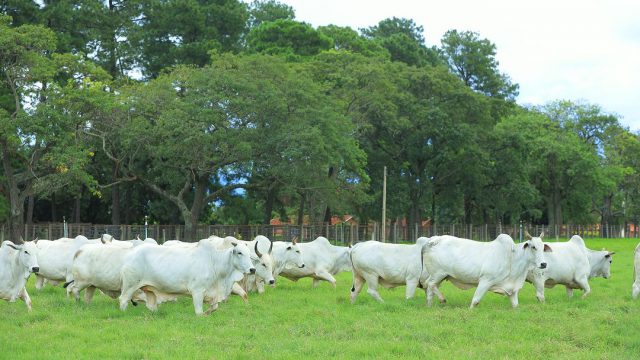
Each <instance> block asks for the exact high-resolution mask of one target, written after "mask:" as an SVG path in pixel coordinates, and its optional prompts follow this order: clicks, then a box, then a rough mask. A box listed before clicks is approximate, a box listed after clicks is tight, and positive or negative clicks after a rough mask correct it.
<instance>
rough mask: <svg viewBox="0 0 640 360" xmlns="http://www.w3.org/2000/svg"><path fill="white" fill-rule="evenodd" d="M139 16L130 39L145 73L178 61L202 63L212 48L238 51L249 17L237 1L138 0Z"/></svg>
mask: <svg viewBox="0 0 640 360" xmlns="http://www.w3.org/2000/svg"><path fill="white" fill-rule="evenodd" d="M139 1H140V8H139V9H140V11H141V16H140V17H139V20H138V21H137V24H138V27H136V29H135V30H134V31H132V32H131V33H130V34H129V40H130V41H132V42H133V44H134V46H136V47H137V48H138V49H139V50H140V59H139V60H140V65H141V66H142V72H143V74H144V75H145V76H147V77H150V78H154V77H157V76H158V75H159V74H160V72H161V71H162V70H163V69H165V68H167V67H171V66H175V65H178V64H184V65H195V66H204V65H205V64H207V63H208V62H209V61H210V57H209V52H210V51H212V50H219V51H222V52H225V51H237V50H239V48H240V39H241V36H242V34H243V33H244V30H245V26H246V23H247V19H248V13H247V7H246V5H245V4H244V3H242V2H240V1H238V0H213V1H199V0H187V1H183V0H139Z"/></svg>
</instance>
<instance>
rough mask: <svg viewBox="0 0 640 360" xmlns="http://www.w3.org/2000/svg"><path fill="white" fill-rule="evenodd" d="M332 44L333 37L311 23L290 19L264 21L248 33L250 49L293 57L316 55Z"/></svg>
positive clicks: (248, 46)
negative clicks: (317, 29)
mask: <svg viewBox="0 0 640 360" xmlns="http://www.w3.org/2000/svg"><path fill="white" fill-rule="evenodd" d="M331 46H332V43H331V39H330V38H329V37H327V36H325V35H323V34H322V33H320V32H318V31H316V30H315V29H314V28H313V27H311V25H308V24H305V23H301V22H297V21H294V20H288V19H278V20H275V21H271V22H266V23H262V24H261V25H260V26H258V27H256V28H253V29H251V31H250V32H249V34H247V48H248V50H249V51H251V52H259V53H264V54H270V55H281V56H285V57H289V58H291V59H295V58H296V57H297V56H303V57H304V56H312V55H316V54H318V53H319V52H320V51H322V50H327V49H329V48H331Z"/></svg>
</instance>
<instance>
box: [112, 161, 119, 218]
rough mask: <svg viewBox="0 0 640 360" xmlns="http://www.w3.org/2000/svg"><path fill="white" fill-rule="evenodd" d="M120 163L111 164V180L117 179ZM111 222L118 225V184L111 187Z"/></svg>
mask: <svg viewBox="0 0 640 360" xmlns="http://www.w3.org/2000/svg"><path fill="white" fill-rule="evenodd" d="M119 171H120V164H118V163H114V164H113V173H112V174H113V176H112V181H113V182H116V181H118V175H119ZM111 224H113V225H120V184H115V185H113V186H112V187H111Z"/></svg>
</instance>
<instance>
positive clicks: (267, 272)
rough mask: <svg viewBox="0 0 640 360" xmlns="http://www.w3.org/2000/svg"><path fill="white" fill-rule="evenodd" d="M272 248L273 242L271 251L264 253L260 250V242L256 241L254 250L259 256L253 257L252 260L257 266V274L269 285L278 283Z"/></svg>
mask: <svg viewBox="0 0 640 360" xmlns="http://www.w3.org/2000/svg"><path fill="white" fill-rule="evenodd" d="M272 249H273V243H271V247H270V248H269V252H268V253H267V254H263V253H261V252H260V250H258V242H257V241H256V243H255V247H254V250H255V253H256V255H257V256H256V257H251V262H252V263H253V265H254V267H255V268H256V275H257V276H258V277H259V278H261V279H262V280H264V282H266V283H267V284H269V285H273V284H275V283H276V280H275V279H274V278H273V258H272V257H271V250H272Z"/></svg>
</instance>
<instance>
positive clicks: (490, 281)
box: [0, 234, 640, 315]
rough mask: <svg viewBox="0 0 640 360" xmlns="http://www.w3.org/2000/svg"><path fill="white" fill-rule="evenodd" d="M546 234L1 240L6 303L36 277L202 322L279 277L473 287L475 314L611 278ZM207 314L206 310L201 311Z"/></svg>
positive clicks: (604, 259) (573, 245)
mask: <svg viewBox="0 0 640 360" xmlns="http://www.w3.org/2000/svg"><path fill="white" fill-rule="evenodd" d="M543 236H544V235H543V234H541V235H540V236H538V237H531V236H530V235H528V234H527V238H528V240H527V241H525V242H523V243H519V244H516V243H515V242H514V241H513V239H512V238H511V237H510V236H509V235H506V234H501V235H499V236H498V237H497V238H496V239H495V240H493V241H491V242H477V241H473V240H468V239H461V238H457V237H453V236H448V235H444V236H433V237H430V238H426V237H420V238H418V239H417V241H416V243H415V244H413V245H406V244H389V243H381V242H378V241H366V242H361V243H357V244H355V245H354V246H349V247H344V246H334V245H332V244H330V243H329V241H328V240H327V239H326V238H324V237H318V238H317V239H315V240H314V241H311V242H308V243H297V242H296V241H295V240H294V241H293V242H282V241H271V240H269V239H268V238H267V237H265V236H261V235H259V236H257V237H256V238H255V239H253V240H252V241H242V240H238V239H236V238H234V237H226V238H220V237H217V236H211V237H209V238H207V239H203V240H200V241H199V242H196V243H187V242H182V241H178V240H172V241H167V242H165V243H164V244H162V245H158V244H157V242H156V241H155V240H153V239H151V238H147V239H144V240H141V239H139V238H137V239H135V240H127V241H120V240H116V239H114V238H113V237H112V236H110V235H107V234H105V235H102V236H101V237H100V238H97V239H87V238H86V237H85V236H82V235H80V236H77V237H75V238H61V239H58V240H34V241H29V242H24V241H22V240H20V241H18V242H11V241H5V242H3V243H2V246H1V247H0V298H2V299H5V300H8V301H10V302H13V301H15V300H17V299H22V300H23V301H24V302H25V304H26V305H27V308H28V309H29V311H30V310H31V306H32V304H31V299H30V298H29V294H28V293H27V290H26V287H25V286H26V282H27V279H28V278H29V276H30V275H31V273H34V274H35V275H36V278H37V279H36V289H38V290H39V289H41V288H42V287H43V286H44V285H45V283H47V282H48V283H50V284H52V285H56V284H60V283H63V284H64V288H66V291H67V296H70V295H73V296H74V297H75V298H76V300H79V299H80V295H81V292H82V291H83V290H84V291H85V294H84V297H85V302H87V303H89V302H91V300H92V297H93V295H94V292H95V290H96V289H99V290H100V291H101V292H103V293H104V294H106V295H108V296H110V297H112V298H114V299H118V300H119V303H120V309H121V310H125V309H126V308H127V306H128V304H129V303H130V302H131V303H132V304H133V305H137V303H138V302H140V301H142V302H144V303H145V304H146V306H147V308H149V309H150V310H156V309H157V307H158V305H159V304H161V303H163V302H166V301H173V300H175V299H176V298H177V296H179V295H190V296H191V297H192V299H193V305H194V308H195V312H196V314H197V315H201V314H210V313H211V312H212V311H215V310H216V309H217V307H218V304H219V303H220V302H223V301H225V300H226V299H227V298H228V297H229V296H230V295H231V294H235V295H238V296H240V297H242V299H244V301H247V299H248V297H247V293H248V292H252V291H257V292H258V293H262V292H264V291H265V284H269V285H271V286H275V282H276V278H277V277H278V276H283V277H286V278H288V279H291V280H294V281H295V280H298V279H300V278H303V277H311V278H313V285H314V287H315V286H317V285H318V283H319V282H320V281H322V280H324V281H328V282H329V283H331V284H332V285H333V286H334V287H335V286H336V279H335V278H334V275H335V274H337V273H339V272H342V271H352V273H353V286H352V288H351V302H352V303H353V302H355V300H356V297H357V296H358V294H359V293H360V291H361V290H362V287H363V286H364V284H365V283H367V287H368V290H367V292H368V293H369V295H371V296H372V297H373V298H375V299H376V300H377V301H380V302H382V301H383V300H382V298H381V297H380V294H379V293H378V290H377V289H378V287H379V286H383V287H387V288H391V287H397V286H406V293H405V296H406V298H407V299H409V298H411V297H413V296H414V293H415V291H416V289H417V288H418V287H420V288H423V289H424V290H425V294H426V297H427V304H428V305H431V304H432V301H433V296H434V295H436V296H437V297H438V299H439V301H440V302H441V303H444V302H445V301H446V300H445V297H444V296H443V295H442V293H441V292H440V290H439V286H440V284H441V283H442V282H443V281H444V280H448V281H450V282H451V283H453V284H454V285H455V286H456V287H458V288H461V289H468V288H471V287H476V291H475V293H474V295H473V299H472V301H471V307H475V306H476V305H478V303H479V302H480V300H481V299H482V297H483V296H484V295H485V294H486V292H487V291H492V292H496V293H499V294H503V295H507V296H509V299H510V300H511V304H512V306H513V307H517V306H518V292H519V291H520V289H521V288H522V287H523V286H524V283H525V281H527V282H530V283H532V284H533V285H534V286H535V289H536V296H537V298H538V300H539V301H541V302H544V289H545V287H547V288H549V287H553V286H554V285H556V284H562V285H564V286H566V288H567V295H568V296H572V295H573V289H582V290H583V291H584V293H583V297H585V296H587V295H588V294H589V292H590V291H591V289H590V287H589V278H592V277H597V276H601V277H604V278H608V277H609V276H610V266H611V262H612V255H613V254H614V253H613V252H608V251H604V250H603V251H594V250H590V249H588V248H587V247H586V246H585V243H584V241H583V240H582V238H581V237H580V236H577V235H575V236H573V237H572V238H571V239H570V240H569V241H567V242H553V243H545V242H543V240H542V238H543ZM638 295H640V244H639V245H638V246H637V247H636V249H635V255H634V283H633V285H632V296H633V298H634V299H635V298H637V297H638ZM205 302H206V303H208V304H209V307H208V309H207V310H206V311H204V310H203V306H204V303H205Z"/></svg>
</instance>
